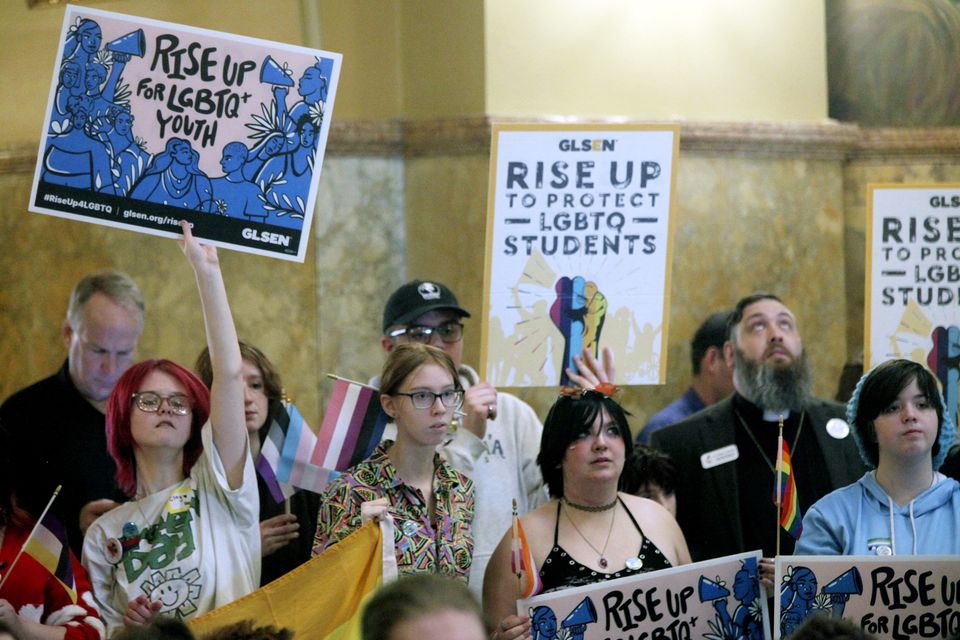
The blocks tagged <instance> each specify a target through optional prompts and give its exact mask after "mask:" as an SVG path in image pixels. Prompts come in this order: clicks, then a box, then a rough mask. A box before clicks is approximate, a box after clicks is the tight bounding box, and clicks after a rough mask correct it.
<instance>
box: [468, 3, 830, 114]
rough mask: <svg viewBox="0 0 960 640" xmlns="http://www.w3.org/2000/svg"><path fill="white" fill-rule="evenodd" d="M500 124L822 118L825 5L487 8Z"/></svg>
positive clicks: (491, 93)
mask: <svg viewBox="0 0 960 640" xmlns="http://www.w3.org/2000/svg"><path fill="white" fill-rule="evenodd" d="M485 9H486V16H485V17H486V26H485V34H486V36H485V37H486V46H485V52H486V53H485V55H486V71H487V86H486V107H487V112H488V113H489V114H491V115H494V116H530V115H541V116H546V115H568V116H579V117H601V116H603V117H611V116H626V117H632V118H653V119H667V118H686V119H694V120H721V121H747V120H759V121H818V120H822V119H824V118H826V116H827V80H826V36H825V29H824V5H823V2H793V1H792V0H727V1H724V2H718V1H716V0H682V1H680V2H663V1H662V0H592V1H591V2H584V1H583V0H486V1H485Z"/></svg>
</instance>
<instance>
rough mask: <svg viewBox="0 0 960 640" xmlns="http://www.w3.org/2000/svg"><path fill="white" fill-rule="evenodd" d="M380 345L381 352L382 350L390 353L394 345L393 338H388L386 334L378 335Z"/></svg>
mask: <svg viewBox="0 0 960 640" xmlns="http://www.w3.org/2000/svg"><path fill="white" fill-rule="evenodd" d="M380 347H381V348H382V349H383V352H384V353H385V354H387V355H390V353H391V352H392V351H393V347H394V344H393V340H391V339H390V338H388V337H387V336H381V337H380Z"/></svg>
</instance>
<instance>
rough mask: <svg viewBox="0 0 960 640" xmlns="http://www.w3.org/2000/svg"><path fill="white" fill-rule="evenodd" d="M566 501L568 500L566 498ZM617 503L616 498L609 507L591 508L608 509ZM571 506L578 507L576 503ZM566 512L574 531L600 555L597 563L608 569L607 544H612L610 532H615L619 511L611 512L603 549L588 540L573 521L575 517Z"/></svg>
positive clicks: (593, 508) (596, 509)
mask: <svg viewBox="0 0 960 640" xmlns="http://www.w3.org/2000/svg"><path fill="white" fill-rule="evenodd" d="M564 502H566V499H564ZM567 504H570V503H569V502H567ZM616 504H617V501H616V500H614V501H613V502H612V503H611V504H610V506H608V507H604V508H599V507H591V509H592V510H595V511H606V510H607V509H611V508H612V507H613V506H614V505H616ZM571 506H574V507H576V505H571ZM578 508H579V507H578ZM564 513H566V516H567V520H569V521H570V524H572V525H573V529H574V531H576V532H577V533H578V534H579V535H580V537H581V538H583V541H584V542H586V543H587V545H588V546H589V547H590V548H591V549H593V552H594V553H596V554H597V555H598V556H600V557H599V558H597V564H598V565H600V568H601V569H606V568H607V565H608V564H609V563H608V562H607V545H608V544H610V534H611V533H613V522H614V520H616V519H617V512H616V511H614V512H613V513H612V514H610V528H609V529H607V539H606V540H604V541H603V549H597V548H596V547H595V546H593V544H592V543H591V542H590V541H589V540H587V536H585V535H583V532H582V531H580V527H578V526H577V523H576V522H574V521H573V518H571V517H570V514H569V513H567V512H566V511H565V512H564Z"/></svg>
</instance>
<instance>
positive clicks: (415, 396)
mask: <svg viewBox="0 0 960 640" xmlns="http://www.w3.org/2000/svg"><path fill="white" fill-rule="evenodd" d="M393 395H395V396H406V397H408V398H410V402H411V403H413V406H414V407H415V408H417V409H429V408H430V407H432V406H433V403H435V402H436V401H437V398H440V402H442V403H443V406H445V407H447V408H450V409H456V408H458V407H459V406H460V405H461V404H463V391H458V390H456V389H447V390H446V391H441V392H440V393H434V392H433V391H414V392H413V393H400V392H399V391H398V392H397V393H394V394H393Z"/></svg>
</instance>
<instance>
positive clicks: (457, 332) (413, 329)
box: [387, 322, 463, 344]
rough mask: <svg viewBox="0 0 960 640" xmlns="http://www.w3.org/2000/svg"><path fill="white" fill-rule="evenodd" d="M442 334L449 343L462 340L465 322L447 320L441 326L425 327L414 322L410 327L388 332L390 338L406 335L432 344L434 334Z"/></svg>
mask: <svg viewBox="0 0 960 640" xmlns="http://www.w3.org/2000/svg"><path fill="white" fill-rule="evenodd" d="M435 333H436V334H437V335H438V336H440V339H441V340H443V341H444V342H445V343H447V344H453V343H454V342H460V340H462V339H463V324H461V323H459V322H445V323H443V324H442V325H440V326H439V327H425V326H423V325H419V324H413V325H410V326H409V327H404V328H401V329H394V330H393V331H390V332H388V333H387V337H389V338H399V337H400V336H406V337H407V339H408V340H410V341H411V342H419V343H420V344H430V341H431V340H432V339H433V334H435Z"/></svg>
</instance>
